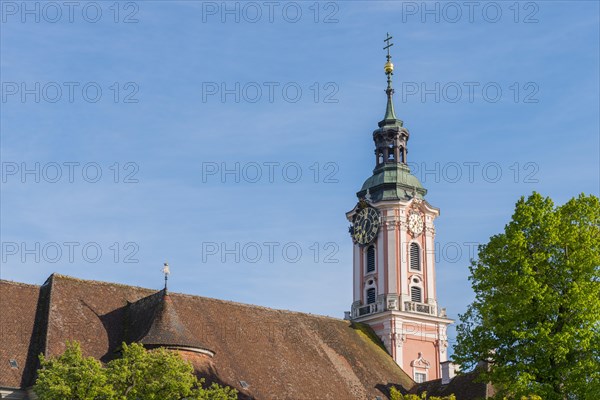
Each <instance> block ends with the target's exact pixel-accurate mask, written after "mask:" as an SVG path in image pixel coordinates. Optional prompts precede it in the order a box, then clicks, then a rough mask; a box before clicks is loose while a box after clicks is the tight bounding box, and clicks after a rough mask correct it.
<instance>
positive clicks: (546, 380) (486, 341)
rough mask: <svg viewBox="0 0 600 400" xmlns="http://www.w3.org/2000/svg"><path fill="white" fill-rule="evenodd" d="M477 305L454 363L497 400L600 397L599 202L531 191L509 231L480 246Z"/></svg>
mask: <svg viewBox="0 0 600 400" xmlns="http://www.w3.org/2000/svg"><path fill="white" fill-rule="evenodd" d="M470 272H471V276H470V278H469V279H470V281H471V284H472V287H473V290H474V292H475V300H474V302H473V303H472V304H471V305H470V306H469V307H468V309H467V311H466V313H465V314H463V315H461V316H460V321H461V322H460V324H459V325H458V327H457V336H458V342H457V345H456V346H455V348H454V351H455V354H454V360H455V362H458V363H460V364H461V365H462V366H463V368H464V369H466V370H468V369H470V368H472V367H473V366H475V364H477V363H478V362H479V361H487V362H489V366H490V367H489V368H488V369H487V370H482V379H486V380H489V381H491V382H492V383H493V384H494V385H495V386H496V388H497V390H499V398H504V397H506V398H509V399H520V398H521V397H527V396H529V395H538V396H540V397H541V398H543V399H545V400H564V399H577V400H587V399H598V398H600V202H599V199H598V198H597V197H595V196H591V195H590V196H586V195H583V194H582V195H580V196H579V197H577V198H573V199H571V200H570V201H568V202H567V203H566V204H564V205H563V206H560V207H555V206H554V204H553V202H552V200H551V199H550V198H544V197H542V196H541V195H540V194H538V193H535V192H534V193H533V194H532V195H531V196H530V197H529V198H528V199H527V200H525V198H524V197H522V198H521V199H520V200H519V201H518V202H517V204H516V208H515V212H514V214H513V216H512V220H511V221H510V222H509V223H508V225H506V227H505V229H504V233H501V234H498V235H495V236H492V237H491V238H490V241H489V242H488V243H487V244H486V245H482V246H480V247H479V253H478V259H477V260H474V261H472V263H471V267H470Z"/></svg>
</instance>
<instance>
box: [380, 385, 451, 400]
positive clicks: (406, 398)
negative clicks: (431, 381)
mask: <svg viewBox="0 0 600 400" xmlns="http://www.w3.org/2000/svg"><path fill="white" fill-rule="evenodd" d="M390 400H456V397H455V396H454V395H453V394H451V395H449V396H444V397H438V396H431V397H428V396H427V392H423V393H421V394H420V395H416V394H402V393H400V391H399V390H398V389H396V388H395V387H393V386H392V388H391V389H390Z"/></svg>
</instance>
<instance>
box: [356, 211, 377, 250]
mask: <svg viewBox="0 0 600 400" xmlns="http://www.w3.org/2000/svg"><path fill="white" fill-rule="evenodd" d="M378 231H379V211H377V210H376V209H375V208H373V207H365V208H363V209H362V210H360V211H358V212H357V213H356V214H354V220H353V222H352V238H353V239H354V241H355V242H356V243H358V244H360V245H365V244H369V243H371V242H372V241H373V240H375V238H376V237H377V232H378Z"/></svg>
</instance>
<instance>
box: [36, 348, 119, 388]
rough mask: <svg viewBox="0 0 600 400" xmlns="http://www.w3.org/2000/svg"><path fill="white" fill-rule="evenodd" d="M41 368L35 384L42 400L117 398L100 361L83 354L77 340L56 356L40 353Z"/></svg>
mask: <svg viewBox="0 0 600 400" xmlns="http://www.w3.org/2000/svg"><path fill="white" fill-rule="evenodd" d="M40 364H41V368H40V370H39V371H38V378H37V382H36V385H35V388H34V390H35V393H36V394H37V396H38V399H39V400H59V399H60V400H63V399H70V400H102V399H113V398H115V397H114V395H115V392H114V391H113V389H112V386H111V385H110V384H109V383H108V380H107V377H106V374H105V373H104V372H103V369H102V364H101V363H100V361H98V360H96V359H94V358H93V357H85V358H84V357H83V355H82V354H81V348H80V347H79V344H78V343H76V342H67V349H66V350H65V352H64V353H63V354H62V355H60V356H58V357H56V358H53V359H46V358H45V357H44V355H43V354H42V355H40Z"/></svg>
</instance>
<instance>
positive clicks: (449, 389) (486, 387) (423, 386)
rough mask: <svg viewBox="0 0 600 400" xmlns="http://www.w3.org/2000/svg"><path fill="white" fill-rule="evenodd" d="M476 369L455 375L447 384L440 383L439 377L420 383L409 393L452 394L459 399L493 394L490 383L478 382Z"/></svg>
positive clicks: (481, 397)
mask: <svg viewBox="0 0 600 400" xmlns="http://www.w3.org/2000/svg"><path fill="white" fill-rule="evenodd" d="M478 376H479V373H478V370H477V369H476V370H475V371H472V372H469V373H465V374H460V375H457V376H455V377H454V378H453V379H452V380H451V381H450V382H448V384H446V385H442V380H441V379H436V380H433V381H427V382H424V383H420V384H419V385H418V386H415V387H413V389H412V390H411V393H414V394H421V393H423V392H427V394H428V395H430V396H440V397H443V396H448V395H451V394H454V395H455V396H456V398H457V399H459V400H480V399H481V400H482V399H487V398H488V397H489V396H493V395H494V394H495V391H494V389H493V387H492V385H491V384H489V383H487V384H486V383H483V382H479V381H478V379H477V377H478Z"/></svg>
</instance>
